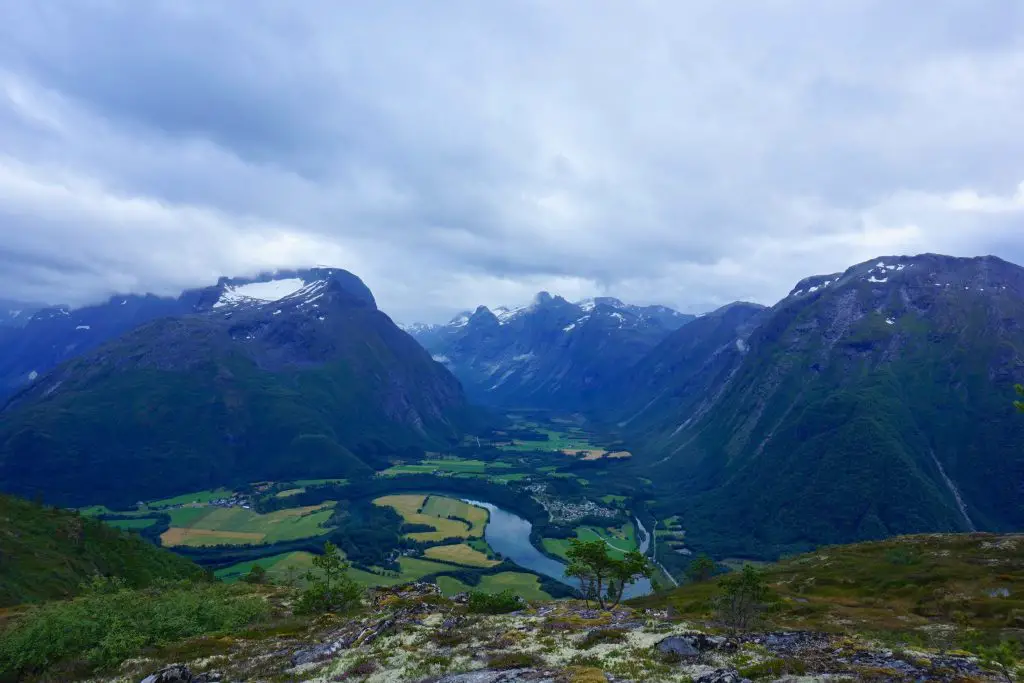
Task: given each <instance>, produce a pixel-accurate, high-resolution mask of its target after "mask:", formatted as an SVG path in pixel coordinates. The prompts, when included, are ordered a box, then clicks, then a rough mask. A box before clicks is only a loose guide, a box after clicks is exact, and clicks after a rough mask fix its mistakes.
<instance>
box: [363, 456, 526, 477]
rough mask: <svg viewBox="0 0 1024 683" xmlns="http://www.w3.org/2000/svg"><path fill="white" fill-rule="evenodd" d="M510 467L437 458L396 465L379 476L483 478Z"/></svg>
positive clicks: (505, 464) (501, 463) (492, 463)
mask: <svg viewBox="0 0 1024 683" xmlns="http://www.w3.org/2000/svg"><path fill="white" fill-rule="evenodd" d="M511 467H512V465H511V464H510V463H507V462H484V461H483V460H465V459H462V458H438V459H433V460H424V461H423V462H419V463H416V464H411V465H396V466H394V467H390V468H388V469H386V470H384V471H383V472H381V473H380V474H381V475H382V476H389V477H390V476H395V475H400V474H424V473H426V474H430V473H435V472H446V473H449V474H465V475H479V476H484V475H485V474H487V473H488V472H495V471H498V472H500V471H501V470H507V469H509V468H511Z"/></svg>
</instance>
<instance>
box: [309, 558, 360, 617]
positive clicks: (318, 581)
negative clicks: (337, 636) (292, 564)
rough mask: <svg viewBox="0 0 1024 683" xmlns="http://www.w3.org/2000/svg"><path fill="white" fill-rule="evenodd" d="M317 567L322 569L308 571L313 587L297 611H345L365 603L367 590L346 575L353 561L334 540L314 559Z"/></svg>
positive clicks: (311, 612)
mask: <svg viewBox="0 0 1024 683" xmlns="http://www.w3.org/2000/svg"><path fill="white" fill-rule="evenodd" d="M313 567H314V568H315V569H317V570H319V572H314V571H310V572H309V573H308V574H306V579H307V580H308V581H309V582H310V586H309V588H307V589H306V590H305V591H303V593H302V595H300V596H299V600H298V602H297V603H296V604H295V611H296V612H297V613H299V614H314V613H316V612H332V611H345V610H349V609H352V608H353V607H357V606H358V605H359V604H360V603H361V602H362V598H363V589H362V588H360V586H359V584H357V583H356V582H355V581H353V580H352V579H351V578H350V577H349V576H348V575H347V574H345V572H346V571H347V570H348V568H349V563H348V562H345V561H344V560H343V559H342V557H341V553H340V552H338V548H337V546H335V545H334V544H333V543H331V542H330V541H327V542H326V543H324V552H323V554H322V555H319V556H317V557H315V558H313Z"/></svg>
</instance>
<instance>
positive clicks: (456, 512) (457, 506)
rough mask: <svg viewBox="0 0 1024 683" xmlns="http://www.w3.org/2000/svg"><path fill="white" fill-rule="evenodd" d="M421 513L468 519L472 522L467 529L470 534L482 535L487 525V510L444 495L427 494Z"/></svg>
mask: <svg viewBox="0 0 1024 683" xmlns="http://www.w3.org/2000/svg"><path fill="white" fill-rule="evenodd" d="M423 514H425V515H430V516H432V517H442V518H445V517H458V518H459V519H465V520H468V521H469V522H470V523H471V524H472V526H471V527H470V529H469V532H470V536H482V535H483V533H484V527H485V526H487V510H485V509H484V508H479V507H477V506H475V505H470V504H469V503H465V502H463V501H461V500H457V499H455V498H448V497H445V496H428V497H427V502H426V503H425V504H424V505H423Z"/></svg>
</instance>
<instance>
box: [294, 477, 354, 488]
mask: <svg viewBox="0 0 1024 683" xmlns="http://www.w3.org/2000/svg"><path fill="white" fill-rule="evenodd" d="M285 483H286V484H287V485H288V486H295V487H298V488H305V487H309V486H326V485H328V484H333V485H336V486H344V485H345V484H347V483H348V479H296V480H295V481H288V482H285Z"/></svg>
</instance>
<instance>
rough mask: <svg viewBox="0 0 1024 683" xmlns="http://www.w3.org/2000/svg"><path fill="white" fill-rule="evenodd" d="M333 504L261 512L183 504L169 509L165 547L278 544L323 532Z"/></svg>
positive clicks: (161, 537) (163, 540) (164, 538)
mask: <svg viewBox="0 0 1024 683" xmlns="http://www.w3.org/2000/svg"><path fill="white" fill-rule="evenodd" d="M333 507H334V504H333V503H330V502H328V503H325V504H323V505H312V506H309V507H301V508H287V509H284V510H277V511H275V512H271V513H269V514H266V515H261V514H259V513H258V512H254V511H252V510H246V509H244V508H237V507H235V508H221V507H186V508H177V509H175V510H171V511H170V513H169V514H170V516H171V528H170V529H168V530H167V531H165V532H164V533H163V534H162V535H161V536H160V539H161V541H162V542H163V544H164V545H165V546H181V545H185V546H205V545H220V544H228V545H231V544H251V545H259V544H262V543H277V542H279V541H291V540H295V539H298V538H309V537H312V536H319V535H321V534H323V533H324V532H325V531H326V529H324V527H323V526H322V525H323V524H324V523H325V522H326V521H327V520H328V519H330V517H331V514H332V509H333Z"/></svg>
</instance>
